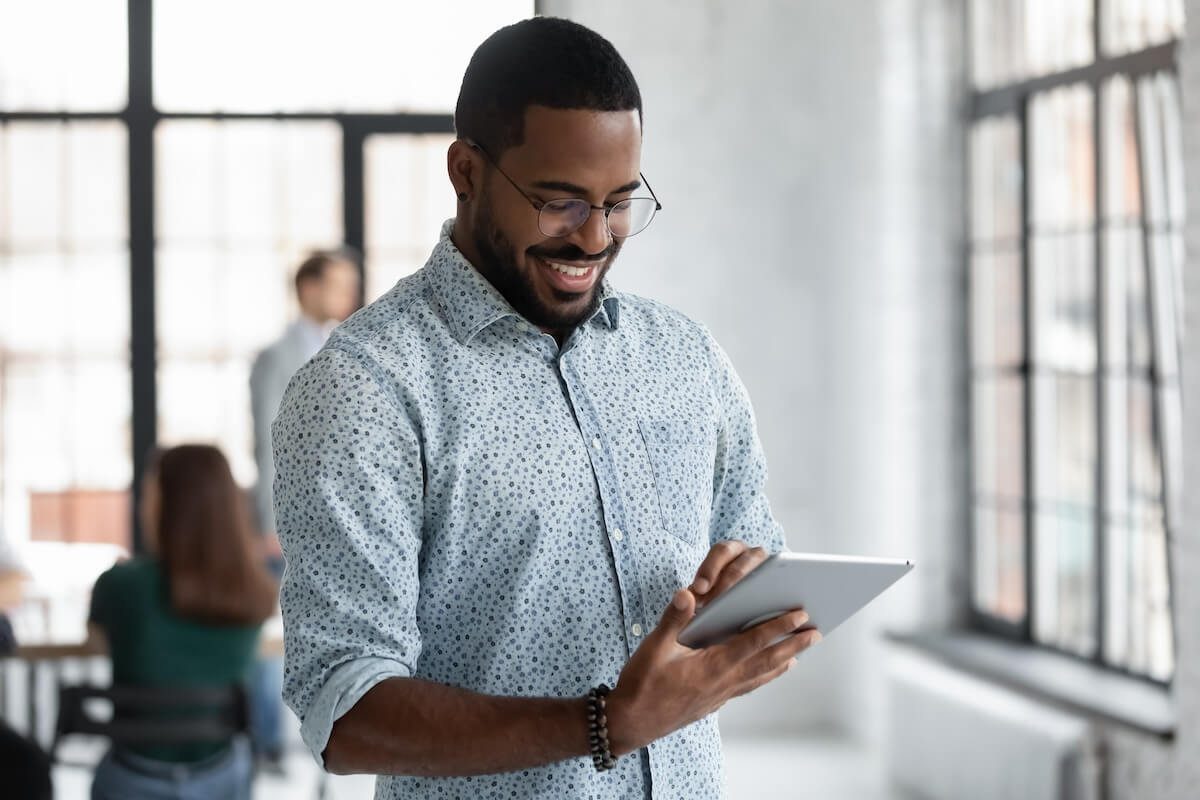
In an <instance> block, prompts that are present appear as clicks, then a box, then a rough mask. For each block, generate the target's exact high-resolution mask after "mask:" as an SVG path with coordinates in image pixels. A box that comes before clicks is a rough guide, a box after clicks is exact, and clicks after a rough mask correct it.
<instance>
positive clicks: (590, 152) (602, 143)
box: [504, 106, 642, 182]
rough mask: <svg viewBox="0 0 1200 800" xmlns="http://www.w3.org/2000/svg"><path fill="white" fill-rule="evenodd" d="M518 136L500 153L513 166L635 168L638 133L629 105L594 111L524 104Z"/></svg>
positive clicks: (635, 116)
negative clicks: (517, 140)
mask: <svg viewBox="0 0 1200 800" xmlns="http://www.w3.org/2000/svg"><path fill="white" fill-rule="evenodd" d="M524 134H525V135H524V137H523V141H522V143H521V144H520V145H517V146H515V147H512V148H510V149H509V150H508V151H506V152H505V156H507V158H505V159H504V160H505V162H506V163H507V164H511V165H513V166H524V167H526V168H535V167H536V168H537V169H538V171H539V173H545V172H546V171H552V170H555V169H557V170H571V171H576V170H586V171H602V172H621V173H626V172H631V173H632V174H633V175H634V176H636V175H637V172H638V170H639V168H640V162H641V154H642V131H641V124H640V122H639V120H638V113H637V111H636V110H635V109H630V110H628V111H595V110H592V109H558V108H546V107H545V106H530V107H529V108H528V109H526V111H525V125H524ZM622 182H624V181H622Z"/></svg>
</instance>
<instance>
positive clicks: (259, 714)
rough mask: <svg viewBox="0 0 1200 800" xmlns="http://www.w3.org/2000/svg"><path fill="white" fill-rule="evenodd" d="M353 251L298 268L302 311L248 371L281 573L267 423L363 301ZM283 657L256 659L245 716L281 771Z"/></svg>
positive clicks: (266, 527) (260, 752) (269, 526)
mask: <svg viewBox="0 0 1200 800" xmlns="http://www.w3.org/2000/svg"><path fill="white" fill-rule="evenodd" d="M358 261H359V259H358V254H357V253H356V252H355V251H354V250H353V249H352V248H349V247H342V248H339V249H337V250H322V251H317V252H314V253H312V254H310V255H309V256H308V258H306V259H305V260H304V262H303V263H302V264H300V267H299V268H298V269H297V270H296V296H297V298H298V300H299V301H300V317H299V319H297V320H296V321H295V322H293V323H292V324H291V325H289V326H288V328H287V330H286V331H284V333H283V336H282V337H281V338H280V339H279V340H278V341H277V342H275V343H274V344H272V345H271V346H270V347H268V348H267V349H265V350H263V351H262V352H261V353H259V354H258V357H257V358H256V359H255V360H254V366H253V367H252V369H251V370H250V403H251V412H252V414H253V417H254V460H255V462H256V464H257V465H258V485H257V487H256V488H255V491H254V510H255V521H256V523H257V525H258V530H259V533H260V534H261V536H262V538H261V543H262V547H263V552H264V556H265V558H266V562H267V566H268V568H269V569H270V570H271V572H272V573H273V574H274V575H275V577H276V578H278V577H280V575H282V573H283V558H282V556H281V555H280V552H279V539H278V538H276V535H275V511H274V501H273V498H272V482H273V481H274V478H275V464H274V462H273V460H272V458H271V422H272V421H273V420H274V419H275V412H276V411H278V410H279V403H280V401H281V400H282V399H283V393H284V390H285V389H287V385H288V381H290V380H291V379H292V375H294V374H295V373H296V370H298V369H300V367H302V366H304V363H305V362H306V361H308V360H309V359H310V358H312V357H313V356H314V355H316V354H317V351H318V350H320V349H321V346H322V345H323V344H325V340H326V339H328V338H329V334H330V333H331V332H332V331H333V329H334V328H335V327H337V325H338V323H340V322H342V321H343V320H344V319H346V318H347V317H348V316H350V315H351V314H353V313H354V312H355V311H356V310H358V308H359V306H360V305H362V281H361V278H360V270H359V266H358ZM282 684H283V661H282V659H280V658H278V657H275V656H271V657H267V658H262V659H260V660H259V661H258V663H257V664H256V666H255V671H254V677H253V679H252V681H251V689H250V700H251V707H250V719H251V726H252V729H253V732H254V746H255V749H256V751H257V757H258V761H259V765H260V767H261V768H262V769H264V770H266V771H268V772H271V773H274V774H282V773H283V771H284V770H283V732H282V730H281V715H282V713H283V700H282V697H281V691H282Z"/></svg>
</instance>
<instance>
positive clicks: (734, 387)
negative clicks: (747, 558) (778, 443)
mask: <svg viewBox="0 0 1200 800" xmlns="http://www.w3.org/2000/svg"><path fill="white" fill-rule="evenodd" d="M704 333H705V338H706V340H707V345H708V353H709V363H710V368H711V370H712V373H711V374H712V380H713V391H714V392H715V394H716V401H717V406H718V408H720V409H721V422H720V430H719V431H718V434H717V451H716V458H715V460H714V464H713V505H712V517H711V525H710V529H709V541H710V542H711V543H713V544H715V543H716V542H719V541H722V540H724V539H740V540H741V541H743V542H746V543H747V544H749V545H751V546H755V547H762V548H763V549H765V550H766V551H767V552H769V553H778V552H780V551H782V550H785V549H786V545H785V543H784V538H783V528H782V527H780V525H779V523H778V522H776V521H775V517H774V516H772V514H771V504H770V503H769V502H768V500H767V494H766V483H767V458H766V455H765V454H764V453H763V449H762V443H761V441H760V440H759V438H758V429H757V426H756V424H755V421H754V410H753V408H752V407H751V405H750V396H749V394H747V392H746V387H745V386H743V385H742V382H741V379H739V378H738V376H737V372H736V371H735V370H734V368H733V364H732V363H731V362H730V361H729V357H728V356H727V355H726V354H725V351H724V350H722V349H721V347H720V345H718V344H717V342H716V341H715V340H714V339H713V338H712V336H711V335H709V334H708V331H707V330H705V331H704Z"/></svg>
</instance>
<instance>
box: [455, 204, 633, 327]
mask: <svg viewBox="0 0 1200 800" xmlns="http://www.w3.org/2000/svg"><path fill="white" fill-rule="evenodd" d="M480 199H481V200H482V204H481V205H482V210H481V211H480V214H479V218H478V219H477V220H476V224H475V226H474V227H475V230H474V245H475V251H476V252H477V253H478V254H479V258H480V260H481V261H482V262H483V263H482V264H480V265H479V268H480V272H482V273H483V275H484V277H485V278H487V279H488V281H489V282H490V283H491V284H492V286H494V287H496V291H498V292H500V294H501V295H502V296H503V297H504V299H505V300H507V301H508V303H509V305H511V306H512V307H513V309H515V310H516V312H517V313H518V314H520V315H521V316H522V317H524V318H525V319H527V320H528V321H529V322H531V323H532V324H534V325H536V326H538V327H539V328H542V329H543V330H548V331H570V330H574V329H575V328H577V327H578V326H579V324H580V323H582V322H584V321H585V320H587V319H590V318H591V316H592V315H593V314H595V313H596V310H597V308H599V306H600V285H601V283H602V282H603V281H604V278H605V276H606V275H607V274H608V270H609V268H610V267H611V266H612V262H613V259H615V258H616V257H617V253H619V252H620V250H621V244H622V242H620V241H618V240H616V239H613V240H612V242H611V244H609V246H608V247H607V248H606V249H605V250H604V252H602V253H600V254H599V255H596V256H591V255H589V254H587V253H585V252H583V250H581V249H580V248H579V247H577V246H575V245H564V246H562V247H559V248H556V249H553V250H550V249H545V248H541V247H530V248H529V249H528V250H526V251H525V255H526V256H527V257H528V256H536V257H537V258H539V259H543V260H552V261H553V260H563V261H583V260H588V261H593V262H596V263H597V264H599V266H597V267H596V269H598V270H600V274H599V275H598V276H597V277H596V282H595V283H594V284H592V287H591V288H590V289H589V290H588V295H589V297H588V301H587V303H585V304H583V305H582V306H576V305H575V302H576V301H578V300H579V298H580V295H578V294H575V293H571V292H563V291H560V290H558V289H555V288H553V287H551V288H550V291H551V292H552V294H553V296H554V299H555V300H557V301H558V304H556V305H550V304H548V303H547V302H546V301H545V300H544V299H543V298H541V297H539V296H538V293H537V289H536V288H535V286H534V282H533V277H532V275H529V274H523V273H522V272H521V269H520V267H519V266H518V265H517V249H516V247H514V246H513V244H512V242H510V241H509V240H508V237H506V236H505V235H504V234H503V233H502V232H501V231H500V229H499V228H498V227H496V225H495V223H494V222H493V219H492V213H491V205H490V203H489V202H488V198H486V197H483V198H480ZM530 268H531V269H534V270H536V269H538V267H537V266H534V265H532V264H530Z"/></svg>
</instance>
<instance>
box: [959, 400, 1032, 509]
mask: <svg viewBox="0 0 1200 800" xmlns="http://www.w3.org/2000/svg"><path fill="white" fill-rule="evenodd" d="M1024 388H1025V381H1024V380H1022V379H1021V378H1017V377H1003V378H988V379H980V380H976V382H975V388H974V401H975V402H974V413H973V415H972V418H973V425H974V451H975V492H976V494H977V495H978V496H979V497H981V498H987V499H989V500H993V501H994V500H999V499H1003V500H1007V501H1009V502H1016V503H1019V502H1021V501H1022V499H1023V498H1024V497H1025V400H1024Z"/></svg>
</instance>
